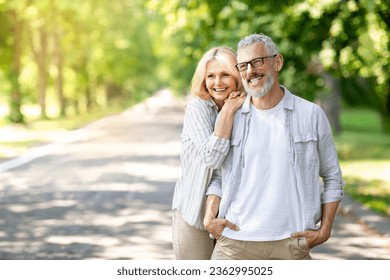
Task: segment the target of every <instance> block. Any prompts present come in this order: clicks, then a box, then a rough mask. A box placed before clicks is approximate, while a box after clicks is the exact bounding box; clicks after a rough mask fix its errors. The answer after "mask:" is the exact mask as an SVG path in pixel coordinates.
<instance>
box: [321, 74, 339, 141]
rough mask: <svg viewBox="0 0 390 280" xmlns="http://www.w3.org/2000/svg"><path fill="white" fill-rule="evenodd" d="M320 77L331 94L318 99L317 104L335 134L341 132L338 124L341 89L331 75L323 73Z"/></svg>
mask: <svg viewBox="0 0 390 280" xmlns="http://www.w3.org/2000/svg"><path fill="white" fill-rule="evenodd" d="M321 76H322V77H323V79H324V82H325V85H326V86H327V87H328V88H329V89H330V91H331V93H330V94H329V95H328V94H326V95H324V96H321V97H319V98H318V103H319V105H320V106H321V108H322V109H323V110H324V111H325V114H326V116H327V117H328V120H329V123H330V125H331V126H332V128H333V131H334V133H335V134H339V133H341V131H342V127H341V122H340V97H341V88H340V83H339V81H338V80H337V79H336V78H334V77H333V76H332V75H331V74H329V73H327V72H325V71H323V72H322V73H321Z"/></svg>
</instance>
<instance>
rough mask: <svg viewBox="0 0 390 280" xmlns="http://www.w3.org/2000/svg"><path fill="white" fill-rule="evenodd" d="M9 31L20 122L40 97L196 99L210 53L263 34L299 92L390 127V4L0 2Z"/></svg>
mask: <svg viewBox="0 0 390 280" xmlns="http://www.w3.org/2000/svg"><path fill="white" fill-rule="evenodd" d="M0 26H1V28H0V91H1V92H2V93H3V94H2V95H1V97H0V102H3V103H4V102H6V103H7V104H8V107H9V113H8V118H9V119H10V120H11V121H13V122H22V121H23V120H24V116H23V110H22V107H23V105H24V104H30V103H33V104H39V106H40V112H41V117H47V116H48V114H49V113H48V112H50V111H51V110H52V108H56V110H55V111H56V112H57V113H58V114H60V115H64V116H65V115H66V114H69V112H71V111H72V112H73V111H76V112H77V111H80V110H90V109H91V108H94V107H96V106H109V105H110V104H111V103H112V102H119V103H122V104H128V103H129V102H134V101H137V100H141V99H142V98H145V97H147V96H149V95H151V94H152V93H153V92H155V91H156V90H157V89H158V88H161V87H169V88H171V89H173V90H175V91H176V92H177V93H179V94H186V93H187V91H188V86H189V83H190V80H191V77H192V74H193V72H194V69H195V67H196V63H197V61H198V60H199V58H200V57H201V56H202V54H203V53H204V52H205V51H206V50H207V49H209V48H211V47H213V46H216V45H227V46H230V47H232V48H234V49H235V48H236V45H237V42H238V41H239V39H240V38H242V37H244V36H246V35H248V34H251V33H264V34H267V35H270V36H271V37H272V38H273V39H274V41H275V42H276V43H277V44H278V46H279V50H280V52H281V53H282V54H283V56H284V58H285V66H284V69H283V71H282V75H281V80H282V83H283V84H285V85H286V86H287V87H289V88H290V89H291V90H292V91H293V92H294V93H296V94H298V95H301V96H304V97H305V98H308V99H311V100H314V99H321V100H323V99H325V100H326V99H332V98H333V100H334V101H336V100H341V101H342V104H344V105H349V106H370V107H371V108H373V109H375V110H377V111H378V112H380V114H381V116H382V120H383V128H384V131H390V113H389V111H390V82H389V81H390V79H389V73H390V69H389V58H390V51H389V49H390V48H389V44H390V43H389V42H390V27H389V26H390V4H389V2H388V1H384V0H383V1H382V0H288V1H285V0H283V1H282V0H274V1H261V2H259V1H255V0H230V1H216V0H169V1H160V0H146V1H142V0H117V1H108V0H85V1H62V0H39V1H38V0H13V1H6V0H0ZM332 104H336V103H332ZM336 107H337V106H336ZM335 114H337V112H335Z"/></svg>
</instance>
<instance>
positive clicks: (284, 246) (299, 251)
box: [211, 236, 312, 260]
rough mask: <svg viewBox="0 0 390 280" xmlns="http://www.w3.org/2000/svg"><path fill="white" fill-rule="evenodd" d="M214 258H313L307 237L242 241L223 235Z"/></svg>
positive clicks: (216, 247) (215, 249) (215, 250)
mask: <svg viewBox="0 0 390 280" xmlns="http://www.w3.org/2000/svg"><path fill="white" fill-rule="evenodd" d="M211 259H212V260H311V259H312V258H311V256H310V249H309V247H308V246H307V242H306V239H305V238H287V239H283V240H277V241H261V242H258V241H241V240H234V239H230V238H228V237H225V236H221V237H220V238H219V239H218V241H217V244H216V245H215V248H214V252H213V255H212V257H211Z"/></svg>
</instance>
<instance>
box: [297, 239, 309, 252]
mask: <svg viewBox="0 0 390 280" xmlns="http://www.w3.org/2000/svg"><path fill="white" fill-rule="evenodd" d="M298 247H299V248H301V249H302V250H303V251H306V252H307V251H310V247H309V245H307V239H306V237H300V238H298Z"/></svg>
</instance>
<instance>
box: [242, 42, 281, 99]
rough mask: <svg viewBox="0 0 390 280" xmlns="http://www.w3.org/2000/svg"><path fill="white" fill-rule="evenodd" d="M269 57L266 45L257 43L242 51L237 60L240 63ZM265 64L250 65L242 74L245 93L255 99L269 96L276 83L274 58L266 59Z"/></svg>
mask: <svg viewBox="0 0 390 280" xmlns="http://www.w3.org/2000/svg"><path fill="white" fill-rule="evenodd" d="M269 55H270V54H269V53H268V52H267V49H266V48H265V46H264V44H262V43H255V44H252V45H250V46H248V47H245V48H243V49H241V50H240V51H239V53H238V56H237V60H238V63H241V62H249V61H252V60H253V59H255V58H258V57H267V56H269ZM263 62H264V64H263V65H261V66H258V67H253V66H252V65H251V64H248V65H247V66H248V69H247V70H246V71H242V72H240V75H241V79H242V82H243V85H244V88H245V91H246V92H247V93H248V94H250V95H251V96H253V97H255V98H260V97H263V96H265V95H267V94H268V93H269V92H270V90H271V88H272V86H273V85H274V83H275V76H274V67H273V58H272V57H269V58H265V59H264V61H263Z"/></svg>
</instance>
